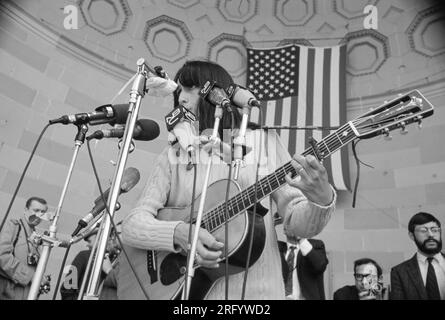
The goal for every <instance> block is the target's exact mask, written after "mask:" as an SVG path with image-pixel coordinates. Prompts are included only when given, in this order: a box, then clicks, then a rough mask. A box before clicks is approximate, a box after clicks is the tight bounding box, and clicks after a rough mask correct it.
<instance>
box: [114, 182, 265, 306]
mask: <svg viewBox="0 0 445 320" xmlns="http://www.w3.org/2000/svg"><path fill="white" fill-rule="evenodd" d="M230 183H231V187H230V193H229V198H230V197H231V196H234V195H236V194H237V193H239V191H240V188H239V186H238V184H236V183H235V182H233V181H231V182H230ZM226 188H227V180H219V181H216V182H214V183H213V184H211V185H210V186H209V187H208V190H207V199H206V203H205V206H204V213H206V212H209V211H210V210H211V209H213V208H215V207H216V206H217V205H220V204H222V203H224V200H225V193H226ZM199 201H200V197H198V198H197V199H195V209H196V211H195V213H194V218H195V217H196V214H197V207H198V205H199ZM266 212H267V210H266V209H265V208H264V207H262V206H261V205H259V204H258V206H257V216H256V217H255V229H254V239H253V247H252V252H251V259H250V264H249V266H251V265H253V264H254V263H255V262H256V261H257V260H258V258H259V257H260V256H261V253H262V252H263V249H264V243H265V239H266V230H265V226H264V222H263V216H264V214H265V213H266ZM189 215H190V208H189V207H188V208H165V209H162V210H160V211H159V213H158V218H159V219H160V220H169V221H175V220H176V221H178V220H182V221H189ZM205 217H206V214H204V215H203V220H204V218H205ZM252 220H253V219H252V213H251V212H250V211H249V210H247V211H244V212H243V213H241V214H239V215H237V216H235V217H233V218H231V219H229V223H228V229H229V230H228V231H229V237H228V238H229V239H228V247H227V248H228V257H229V258H228V259H225V260H223V261H221V262H220V264H219V268H217V269H209V268H203V267H200V268H196V269H195V274H194V277H193V280H192V285H191V287H190V295H189V297H190V299H204V298H205V295H206V294H207V292H208V291H209V290H210V288H211V287H212V286H213V285H214V283H215V281H216V280H218V279H219V278H221V277H224V275H225V268H226V263H227V261H228V266H229V268H228V269H229V274H236V273H239V272H242V271H243V270H244V268H245V264H246V258H247V255H248V248H249V241H250V230H251V224H252ZM206 229H207V230H209V229H208V228H206ZM211 233H212V235H213V236H214V237H215V238H216V239H217V240H218V241H220V242H222V243H225V228H224V224H223V225H222V226H220V227H219V228H217V229H216V230H213V232H211ZM125 249H126V251H127V254H128V256H129V259H130V260H131V261H132V263H133V266H134V267H135V269H136V270H135V271H136V273H137V274H138V276H139V277H140V279H141V281H142V284H143V286H144V287H145V289H146V292H147V293H148V295H149V298H150V300H167V299H175V298H180V294H181V292H182V288H183V285H184V279H185V276H186V266H187V256H185V255H183V254H181V253H172V252H165V251H155V250H143V249H138V248H134V247H129V246H125ZM223 254H224V249H223ZM118 296H119V299H145V296H144V294H143V291H142V290H141V288H140V287H139V284H138V283H137V280H136V277H135V276H134V274H133V272H132V270H131V268H130V266H129V264H128V261H127V259H126V258H125V256H124V255H120V270H119V284H118Z"/></svg>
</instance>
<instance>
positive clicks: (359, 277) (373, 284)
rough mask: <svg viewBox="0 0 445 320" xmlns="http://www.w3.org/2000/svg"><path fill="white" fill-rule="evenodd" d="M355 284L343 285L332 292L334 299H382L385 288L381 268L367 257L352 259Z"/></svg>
mask: <svg viewBox="0 0 445 320" xmlns="http://www.w3.org/2000/svg"><path fill="white" fill-rule="evenodd" d="M354 278H355V286H344V287H342V288H340V289H338V290H337V291H335V292H334V300H382V299H385V294H386V288H384V286H383V280H382V279H383V276H382V268H381V267H380V266H379V264H378V263H377V262H375V261H374V260H372V259H369V258H362V259H359V260H356V261H354Z"/></svg>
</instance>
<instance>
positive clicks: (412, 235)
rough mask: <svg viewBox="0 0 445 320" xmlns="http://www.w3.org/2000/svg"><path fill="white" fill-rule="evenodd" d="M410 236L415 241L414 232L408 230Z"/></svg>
mask: <svg viewBox="0 0 445 320" xmlns="http://www.w3.org/2000/svg"><path fill="white" fill-rule="evenodd" d="M408 236H409V238H410V239H411V240H413V241H415V239H414V233H412V232H408Z"/></svg>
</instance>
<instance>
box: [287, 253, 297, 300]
mask: <svg viewBox="0 0 445 320" xmlns="http://www.w3.org/2000/svg"><path fill="white" fill-rule="evenodd" d="M296 248H297V247H295V246H290V247H289V255H288V256H287V259H286V262H287V268H288V270H289V273H288V274H287V279H286V283H285V293H286V296H288V295H291V294H292V287H293V284H292V274H293V273H294V269H295V266H294V259H295V249H296Z"/></svg>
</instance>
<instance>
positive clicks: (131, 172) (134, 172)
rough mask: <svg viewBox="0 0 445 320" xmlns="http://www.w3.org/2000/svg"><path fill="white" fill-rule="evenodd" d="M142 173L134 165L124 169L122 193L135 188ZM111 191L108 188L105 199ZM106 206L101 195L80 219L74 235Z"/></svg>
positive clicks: (106, 199)
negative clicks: (88, 211)
mask: <svg viewBox="0 0 445 320" xmlns="http://www.w3.org/2000/svg"><path fill="white" fill-rule="evenodd" d="M140 178H141V175H140V173H139V170H138V169H136V168H133V167H130V168H127V169H125V171H124V174H123V176H122V182H121V186H120V190H119V194H120V193H126V192H128V191H130V190H131V189H133V187H134V186H135V185H136V184H137V183H138V182H139V179H140ZM109 193H110V188H108V189H107V190H106V191H105V192H104V199H105V201H108V195H109ZM105 208H106V202H104V201H103V200H102V196H99V197H98V198H97V199H96V200H95V201H94V207H93V209H91V211H90V213H88V214H87V215H86V216H85V217H83V218H82V219H80V220H79V222H78V225H77V227H76V230H74V232H73V233H72V235H71V236H72V237H74V236H75V235H76V234H78V233H79V231H80V230H81V229H82V228H85V227H86V226H87V225H88V223H89V222H90V221H91V220H93V219H94V218H95V217H96V216H97V215H98V214H99V213H101V212H102V211H103V210H104V209H105Z"/></svg>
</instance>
